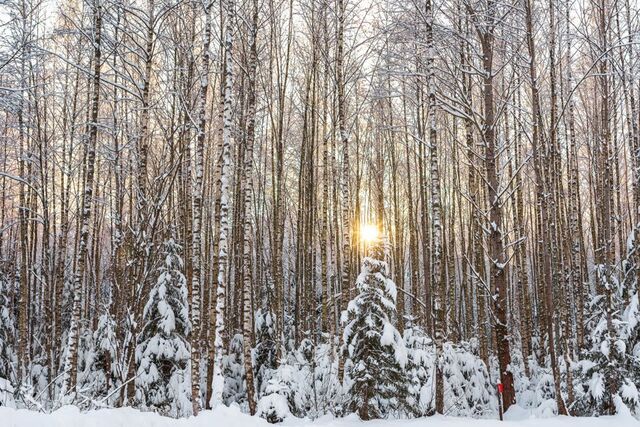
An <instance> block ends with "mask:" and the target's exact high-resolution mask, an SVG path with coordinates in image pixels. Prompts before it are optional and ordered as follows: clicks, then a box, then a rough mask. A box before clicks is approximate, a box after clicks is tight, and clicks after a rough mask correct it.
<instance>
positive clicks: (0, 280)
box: [0, 271, 18, 383]
mask: <svg viewBox="0 0 640 427" xmlns="http://www.w3.org/2000/svg"><path fill="white" fill-rule="evenodd" d="M10 277H11V275H10V274H6V273H5V272H3V271H0V378H3V379H5V380H7V381H8V382H12V383H14V382H15V381H16V379H17V378H16V368H17V366H18V363H17V358H16V352H15V347H14V339H15V336H16V330H15V325H14V322H13V317H12V316H11V313H10V310H11V306H10V305H9V295H10V293H11V286H10V285H11V279H10Z"/></svg>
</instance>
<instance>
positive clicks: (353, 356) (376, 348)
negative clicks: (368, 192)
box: [343, 238, 409, 420]
mask: <svg viewBox="0 0 640 427" xmlns="http://www.w3.org/2000/svg"><path fill="white" fill-rule="evenodd" d="M385 258H386V245H385V243H384V241H383V239H381V238H376V239H374V240H373V241H372V242H370V243H369V247H368V256H367V257H365V258H364V260H363V262H362V271H361V273H360V275H359V276H358V279H357V282H356V287H357V291H358V293H357V295H356V296H355V298H354V299H353V300H351V301H350V302H349V305H348V308H347V323H346V326H345V329H344V336H343V339H344V352H345V355H346V356H347V357H348V358H349V359H350V360H351V363H350V364H346V363H345V370H346V372H347V373H348V375H349V383H348V384H349V386H348V390H347V393H346V396H347V405H346V409H347V410H348V411H350V412H357V413H358V415H359V416H360V418H361V419H363V420H370V419H377V418H386V417H387V416H389V415H390V414H393V413H397V412H398V411H400V410H404V409H405V408H406V407H407V399H408V395H409V392H408V381H407V378H406V373H405V371H404V368H405V366H406V363H407V351H406V348H405V346H404V341H403V339H402V336H401V335H400V332H398V330H397V329H396V327H395V322H396V317H397V314H396V285H395V284H394V283H393V281H392V280H391V279H390V278H389V268H388V265H387V263H386V261H385ZM347 369H348V370H347Z"/></svg>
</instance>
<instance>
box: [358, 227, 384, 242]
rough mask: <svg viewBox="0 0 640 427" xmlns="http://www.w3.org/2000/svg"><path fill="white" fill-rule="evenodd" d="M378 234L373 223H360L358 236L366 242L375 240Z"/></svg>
mask: <svg viewBox="0 0 640 427" xmlns="http://www.w3.org/2000/svg"><path fill="white" fill-rule="evenodd" d="M378 234H379V232H378V227H376V226H375V225H373V224H362V225H361V226H360V238H361V239H362V240H363V241H364V242H366V243H371V242H373V241H374V240H376V239H377V238H378Z"/></svg>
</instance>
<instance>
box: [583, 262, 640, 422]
mask: <svg viewBox="0 0 640 427" xmlns="http://www.w3.org/2000/svg"><path fill="white" fill-rule="evenodd" d="M596 274H597V280H598V284H599V286H598V292H597V293H596V294H595V295H593V296H592V297H591V300H590V301H589V304H588V306H587V314H588V316H587V318H588V319H590V320H589V322H588V323H587V325H586V326H587V333H588V335H587V342H588V348H586V349H585V351H584V352H583V355H582V360H581V361H580V362H579V363H578V366H577V383H578V387H577V390H576V405H575V412H576V414H578V415H584V416H591V415H606V414H614V413H616V412H620V410H621V405H626V406H627V408H628V409H629V410H630V411H631V412H632V413H635V414H636V415H640V397H639V394H638V389H637V385H636V384H638V380H639V379H640V374H639V372H640V345H639V344H638V324H639V323H640V316H639V314H638V294H637V291H635V289H634V293H633V294H632V295H630V296H629V297H628V302H627V301H625V300H626V299H627V298H625V293H626V290H625V284H627V283H628V280H627V279H626V278H625V274H624V273H623V272H622V271H620V269H618V268H617V267H616V266H613V265H598V266H596Z"/></svg>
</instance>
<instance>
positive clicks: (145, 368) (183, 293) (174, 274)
mask: <svg viewBox="0 0 640 427" xmlns="http://www.w3.org/2000/svg"><path fill="white" fill-rule="evenodd" d="M179 251H180V246H179V245H178V244H176V243H175V242H174V241H173V239H170V240H168V241H167V242H165V244H164V253H165V262H164V265H163V266H162V267H160V269H159V275H158V280H157V281H156V284H155V285H154V286H153V288H152V289H151V292H150V293H149V299H148V301H147V304H146V305H145V307H144V312H143V320H144V326H143V329H142V331H141V333H140V336H139V340H138V346H137V348H136V363H137V364H138V372H137V374H138V376H137V379H136V386H137V393H136V394H137V398H138V401H139V402H140V404H141V406H142V407H143V408H148V409H154V410H157V411H158V412H160V413H162V414H165V415H170V416H174V417H179V416H184V415H187V414H188V413H190V408H191V403H190V397H189V395H190V393H189V389H190V387H189V386H188V384H186V382H185V379H186V378H188V372H187V369H188V362H189V358H190V353H189V344H188V341H187V335H188V334H189V331H190V329H191V324H190V322H189V313H188V308H187V307H188V306H187V283H186V279H185V277H184V275H183V274H182V268H183V263H182V259H181V258H180V256H179V255H178V254H179Z"/></svg>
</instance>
